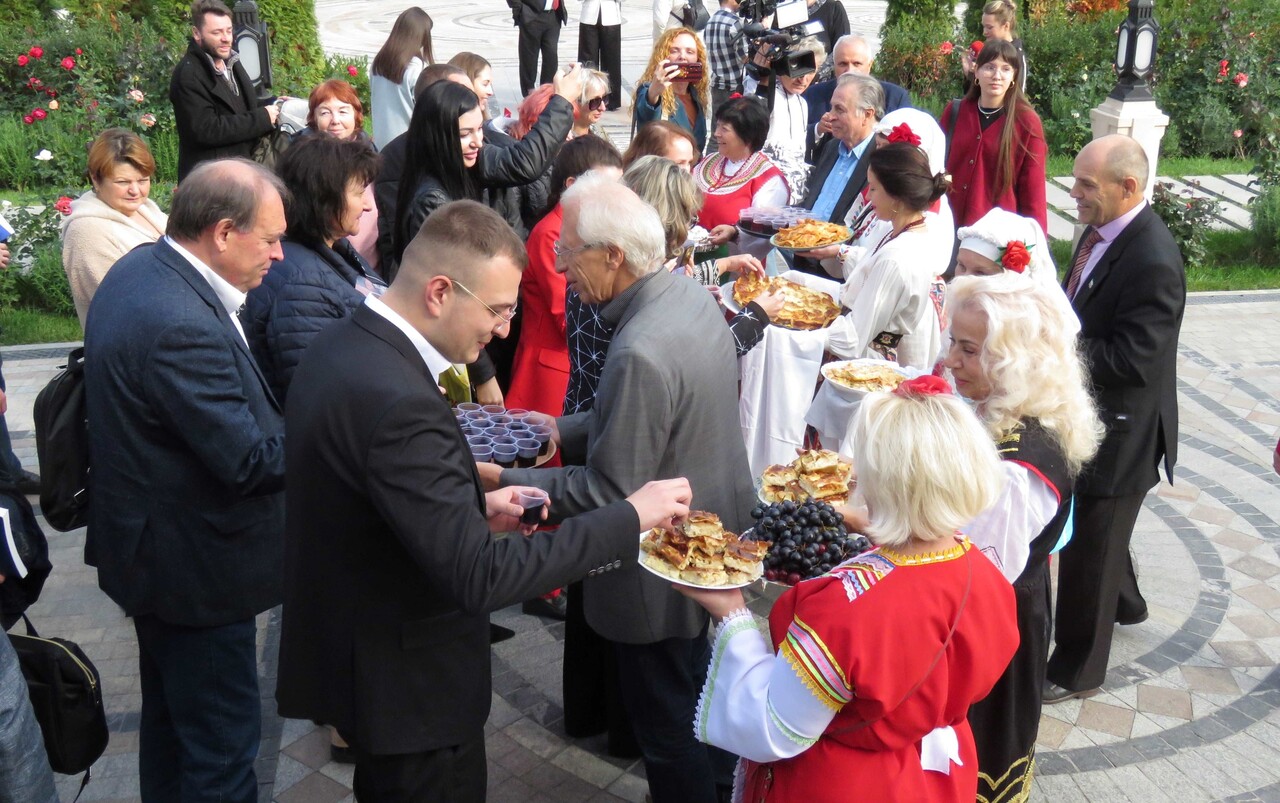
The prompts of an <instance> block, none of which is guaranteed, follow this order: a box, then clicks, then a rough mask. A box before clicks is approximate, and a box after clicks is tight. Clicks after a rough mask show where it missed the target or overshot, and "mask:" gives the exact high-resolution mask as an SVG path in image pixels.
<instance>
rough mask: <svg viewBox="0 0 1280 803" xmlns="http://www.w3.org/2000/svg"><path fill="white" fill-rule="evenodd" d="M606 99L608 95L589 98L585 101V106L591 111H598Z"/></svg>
mask: <svg viewBox="0 0 1280 803" xmlns="http://www.w3.org/2000/svg"><path fill="white" fill-rule="evenodd" d="M608 99H609V96H608V95H601V96H600V97H598V98H592V99H591V100H589V101H587V108H588V109H590V110H591V111H593V112H595V111H600V110H601V109H603V108H604V105H605V102H606V101H607V100H608Z"/></svg>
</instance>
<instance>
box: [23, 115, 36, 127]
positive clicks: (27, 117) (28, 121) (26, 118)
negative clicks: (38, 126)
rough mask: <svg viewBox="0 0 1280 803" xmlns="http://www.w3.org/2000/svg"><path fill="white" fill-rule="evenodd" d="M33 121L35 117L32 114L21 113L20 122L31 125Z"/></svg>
mask: <svg viewBox="0 0 1280 803" xmlns="http://www.w3.org/2000/svg"><path fill="white" fill-rule="evenodd" d="M35 121H36V118H34V117H32V116H31V115H29V114H27V115H23V117H22V122H24V123H26V124H27V125H31V124H32V123H34V122H35Z"/></svg>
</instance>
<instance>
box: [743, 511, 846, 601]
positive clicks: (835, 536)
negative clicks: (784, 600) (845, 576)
mask: <svg viewBox="0 0 1280 803" xmlns="http://www.w3.org/2000/svg"><path fill="white" fill-rule="evenodd" d="M751 518H753V519H755V520H756V524H755V527H754V528H753V530H752V531H751V536H750V537H751V538H752V539H753V540H756V541H768V542H769V543H770V545H771V546H770V548H769V554H768V555H766V556H765V559H764V578H765V579H766V580H771V581H773V582H777V583H786V584H787V585H795V584H796V583H799V582H800V581H801V580H807V579H809V578H811V577H819V576H821V575H823V574H826V573H827V572H829V571H831V569H832V567H834V566H839V565H840V564H841V563H843V562H844V561H846V560H848V559H849V558H852V557H854V556H855V555H860V554H862V553H863V552H866V551H867V550H868V549H870V548H871V542H870V541H868V540H867V538H866V536H862V535H858V534H857V533H850V532H849V531H848V530H846V529H845V526H844V519H842V518H841V517H840V514H839V513H837V512H836V510H835V508H833V507H832V506H831V505H829V504H827V503H826V502H816V501H814V500H812V499H810V500H807V501H804V502H799V503H797V502H774V503H773V504H765V503H764V502H761V503H760V504H758V505H756V506H755V507H754V508H752V510H751Z"/></svg>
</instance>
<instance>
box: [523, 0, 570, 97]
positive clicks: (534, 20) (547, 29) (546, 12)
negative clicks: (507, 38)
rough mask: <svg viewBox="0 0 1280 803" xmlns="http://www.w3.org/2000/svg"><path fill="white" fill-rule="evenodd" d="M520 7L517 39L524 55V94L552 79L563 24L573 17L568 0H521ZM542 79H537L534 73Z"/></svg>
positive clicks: (557, 59)
mask: <svg viewBox="0 0 1280 803" xmlns="http://www.w3.org/2000/svg"><path fill="white" fill-rule="evenodd" d="M519 2H520V7H519V9H518V10H517V13H518V14H519V20H518V22H517V27H519V28H520V38H519V40H518V41H517V42H516V48H517V52H518V55H519V58H520V94H521V95H528V94H529V93H530V92H532V91H533V90H534V89H535V88H536V87H539V86H541V85H542V84H549V83H551V79H552V78H553V77H554V76H555V74H556V68H557V67H558V66H559V60H560V56H559V49H560V28H561V27H562V26H563V25H564V24H565V22H567V21H568V19H569V12H568V10H567V9H565V7H564V0H519ZM539 53H541V54H542V71H541V72H540V73H539V72H538V54H539ZM535 73H537V74H538V76H537V77H538V82H537V83H536V84H535V83H534V82H533V79H534V74H535Z"/></svg>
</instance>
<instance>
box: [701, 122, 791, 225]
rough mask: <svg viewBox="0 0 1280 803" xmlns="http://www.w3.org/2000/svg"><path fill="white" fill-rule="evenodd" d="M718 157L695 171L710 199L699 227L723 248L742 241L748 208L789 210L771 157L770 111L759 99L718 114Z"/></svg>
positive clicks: (779, 173) (710, 157) (781, 179)
mask: <svg viewBox="0 0 1280 803" xmlns="http://www.w3.org/2000/svg"><path fill="white" fill-rule="evenodd" d="M713 136H714V137H715V140H716V146H717V149H718V150H717V152H716V153H712V154H710V155H708V156H707V158H705V159H703V160H702V161H701V162H699V163H698V166H697V167H696V168H694V171H693V178H694V180H695V181H696V182H697V184H698V189H700V190H702V192H703V195H705V196H706V198H705V200H704V201H703V204H702V211H700V212H699V213H698V224H699V225H701V226H702V227H703V228H705V229H707V230H708V231H710V232H711V242H713V243H715V244H717V245H719V244H721V243H725V242H728V241H730V240H733V239H736V238H737V236H738V228H737V223H738V213H739V212H741V211H742V210H743V209H746V208H747V207H749V206H786V203H787V198H788V197H789V195H790V190H789V189H788V187H787V180H786V178H785V177H783V175H782V171H781V170H779V169H778V166H777V165H775V164H774V163H773V162H772V161H771V160H770V159H769V157H768V156H766V155H765V153H764V151H763V150H762V149H763V148H764V143H765V140H766V139H767V138H768V136H769V110H768V109H767V108H766V107H765V104H764V103H763V102H762V101H760V100H759V99H758V98H754V97H750V98H734V99H733V100H730V101H729V102H728V103H726V104H724V105H723V106H721V107H720V108H718V109H716V116H715V129H714V134H713Z"/></svg>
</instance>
